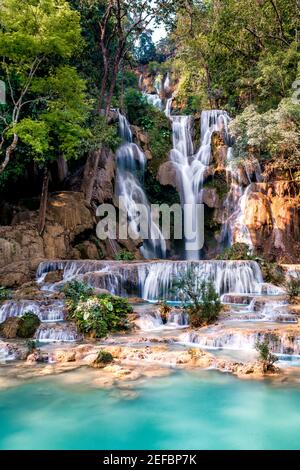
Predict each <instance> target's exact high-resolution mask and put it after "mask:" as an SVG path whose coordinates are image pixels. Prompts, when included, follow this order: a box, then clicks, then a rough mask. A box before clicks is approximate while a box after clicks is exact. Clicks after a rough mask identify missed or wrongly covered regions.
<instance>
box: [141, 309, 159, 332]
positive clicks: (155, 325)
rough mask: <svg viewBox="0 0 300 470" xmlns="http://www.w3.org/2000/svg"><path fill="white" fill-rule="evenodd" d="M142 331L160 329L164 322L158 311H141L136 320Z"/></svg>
mask: <svg viewBox="0 0 300 470" xmlns="http://www.w3.org/2000/svg"><path fill="white" fill-rule="evenodd" d="M137 323H138V325H139V327H140V329H141V330H142V331H153V330H160V329H162V328H163V326H164V324H163V321H162V318H161V316H160V314H159V313H158V312H151V313H143V314H141V315H140V318H139V319H138V321H137Z"/></svg>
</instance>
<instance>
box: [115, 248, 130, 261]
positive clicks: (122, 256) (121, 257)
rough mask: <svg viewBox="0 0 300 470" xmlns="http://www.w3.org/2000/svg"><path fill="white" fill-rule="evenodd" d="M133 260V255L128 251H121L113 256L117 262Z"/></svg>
mask: <svg viewBox="0 0 300 470" xmlns="http://www.w3.org/2000/svg"><path fill="white" fill-rule="evenodd" d="M133 259H134V253H132V252H131V251H128V250H121V251H119V252H118V253H117V254H116V255H115V260H117V261H132V260H133Z"/></svg>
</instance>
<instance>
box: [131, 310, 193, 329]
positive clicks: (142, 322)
mask: <svg viewBox="0 0 300 470" xmlns="http://www.w3.org/2000/svg"><path fill="white" fill-rule="evenodd" d="M137 323H138V325H139V327H140V329H141V330H142V331H157V330H160V331H161V330H177V329H181V328H187V327H188V326H189V316H188V314H187V313H185V312H170V313H168V314H167V321H166V322H165V323H164V322H163V320H162V317H161V315H160V313H159V312H156V311H154V312H151V313H142V314H140V317H139V319H138V320H137Z"/></svg>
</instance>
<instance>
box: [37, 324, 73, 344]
mask: <svg viewBox="0 0 300 470" xmlns="http://www.w3.org/2000/svg"><path fill="white" fill-rule="evenodd" d="M35 339H36V340H37V341H39V342H41V343H55V342H67V343H73V342H74V341H78V340H79V339H80V335H79V334H78V332H77V330H76V328H74V326H72V325H62V326H59V327H58V326H56V325H53V324H52V325H51V326H50V325H49V326H45V325H41V326H40V327H39V328H38V329H37V331H36V334H35Z"/></svg>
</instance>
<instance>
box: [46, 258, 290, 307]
mask: <svg viewBox="0 0 300 470" xmlns="http://www.w3.org/2000/svg"><path fill="white" fill-rule="evenodd" d="M64 263H65V265H64V272H65V276H64V277H66V279H70V273H72V275H73V276H74V277H75V278H79V279H84V280H85V281H86V282H88V283H89V284H90V285H93V286H94V287H100V288H106V289H108V290H110V291H113V292H114V293H115V294H121V295H126V294H127V295H139V296H140V297H142V298H144V299H145V300H160V299H168V300H178V298H177V297H178V296H177V294H176V292H172V286H173V281H174V279H176V278H177V277H178V276H180V275H181V274H183V273H185V272H186V271H187V270H188V269H189V268H190V267H192V268H193V269H194V271H195V275H196V276H197V277H199V278H200V279H203V280H205V279H206V280H211V281H212V282H213V283H214V285H215V288H216V290H217V292H218V293H220V294H224V293H236V294H247V293H248V294H250V293H256V294H274V295H276V294H281V293H282V290H280V289H279V288H277V287H276V286H272V285H271V284H265V283H263V278H262V274H261V270H260V267H259V265H258V264H257V263H256V262H255V261H221V260H218V261H214V260H207V261H192V262H191V261H152V262H142V261H139V262H135V263H124V262H123V263H122V262H118V261H82V260H78V261H75V260H74V261H65V262H64ZM53 267H54V268H55V264H54V265H53ZM50 268H51V264H49V263H47V262H43V263H41V264H40V266H39V268H38V274H39V276H40V277H42V276H43V275H44V271H47V272H49V270H50ZM59 284H60V283H59ZM53 289H55V285H54V287H53Z"/></svg>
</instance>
